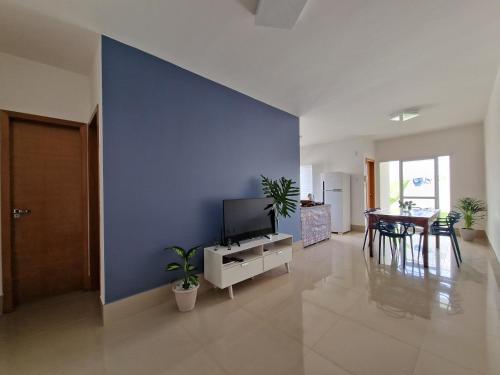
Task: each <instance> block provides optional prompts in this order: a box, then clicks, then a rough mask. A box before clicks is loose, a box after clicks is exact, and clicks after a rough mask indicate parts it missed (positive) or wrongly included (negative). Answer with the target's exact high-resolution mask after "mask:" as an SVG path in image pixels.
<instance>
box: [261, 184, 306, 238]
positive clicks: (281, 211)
mask: <svg viewBox="0 0 500 375" xmlns="http://www.w3.org/2000/svg"><path fill="white" fill-rule="evenodd" d="M260 177H261V178H262V190H263V191H264V194H265V195H266V197H267V198H272V199H273V204H272V205H269V206H268V207H266V210H267V209H271V210H270V212H269V214H270V215H271V216H273V217H274V223H275V227H274V231H275V232H276V233H278V220H279V218H280V217H283V218H286V217H290V216H291V214H292V213H294V212H295V209H296V207H297V202H298V200H297V199H293V198H292V197H297V196H298V195H299V193H300V191H299V188H298V187H296V186H294V185H295V182H294V181H292V180H290V179H287V178H285V177H281V178H280V179H279V180H272V179H270V178H267V177H264V176H262V175H261V176H260Z"/></svg>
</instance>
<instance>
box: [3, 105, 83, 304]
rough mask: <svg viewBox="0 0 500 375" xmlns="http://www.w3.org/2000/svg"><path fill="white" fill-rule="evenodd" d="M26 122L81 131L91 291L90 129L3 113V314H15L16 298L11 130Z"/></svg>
mask: <svg viewBox="0 0 500 375" xmlns="http://www.w3.org/2000/svg"><path fill="white" fill-rule="evenodd" d="M16 119H18V120H25V121H33V122H41V123H46V124H49V125H53V126H67V127H73V128H78V129H79V130H80V138H81V145H82V147H81V152H82V155H81V158H82V197H81V199H82V217H81V220H82V230H83V233H82V252H83V255H84V258H83V259H85V260H86V261H84V262H83V280H82V281H83V283H82V284H83V287H84V289H89V288H90V285H91V280H90V275H89V266H88V264H89V263H88V261H87V259H88V257H89V246H88V165H87V160H88V159H87V148H88V145H87V141H88V128H87V124H85V123H81V122H76V121H69V120H61V119H56V118H51V117H45V116H38V115H32V114H26V113H20V112H13V111H5V110H0V148H1V151H0V160H1V162H0V180H1V181H0V189H1V191H0V204H1V210H0V211H1V212H0V221H1V223H0V225H1V230H2V235H1V241H2V242H1V244H2V248H1V252H2V281H3V311H4V312H11V311H13V310H14V307H15V306H14V294H13V281H12V260H13V256H12V239H11V236H12V215H11V212H12V207H11V194H10V189H11V173H10V172H11V171H10V162H11V160H10V153H11V152H10V151H11V139H10V127H11V122H12V120H16Z"/></svg>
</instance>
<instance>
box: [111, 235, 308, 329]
mask: <svg viewBox="0 0 500 375" xmlns="http://www.w3.org/2000/svg"><path fill="white" fill-rule="evenodd" d="M303 247H304V246H303V242H302V241H296V242H294V243H293V250H300V249H303ZM198 277H199V280H200V288H199V289H198V294H201V293H203V292H205V291H207V290H209V289H211V288H212V284H211V283H209V282H208V281H206V280H205V279H204V277H203V274H198ZM173 285H174V284H173V283H170V284H166V285H162V286H160V287H158V288H154V289H151V290H147V291H145V292H142V293H138V294H134V295H133V296H130V297H126V298H123V299H121V300H118V301H115V302H111V303H106V304H103V305H102V323H103V325H105V326H106V325H109V324H111V323H113V322H116V321H118V320H121V319H124V318H127V317H129V316H132V315H135V314H138V313H140V312H142V311H144V310H147V309H150V308H152V307H155V306H158V305H161V304H163V303H166V302H172V301H173V299H174V298H175V297H174V293H173V292H172V287H173ZM101 302H102V301H101Z"/></svg>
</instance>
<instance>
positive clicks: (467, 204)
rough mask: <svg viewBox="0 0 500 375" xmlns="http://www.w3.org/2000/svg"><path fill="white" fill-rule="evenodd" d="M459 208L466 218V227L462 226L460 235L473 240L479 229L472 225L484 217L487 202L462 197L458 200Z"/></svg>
mask: <svg viewBox="0 0 500 375" xmlns="http://www.w3.org/2000/svg"><path fill="white" fill-rule="evenodd" d="M457 209H458V210H459V211H460V213H461V214H462V216H463V219H464V227H463V228H460V236H461V237H462V238H463V239H464V240H465V241H473V240H474V238H476V232H477V231H476V230H475V229H474V228H472V226H473V225H474V224H475V223H476V222H477V221H478V220H481V219H483V218H484V215H485V212H486V210H487V208H486V203H485V202H484V201H482V200H480V199H474V198H462V199H460V200H459V201H458V204H457Z"/></svg>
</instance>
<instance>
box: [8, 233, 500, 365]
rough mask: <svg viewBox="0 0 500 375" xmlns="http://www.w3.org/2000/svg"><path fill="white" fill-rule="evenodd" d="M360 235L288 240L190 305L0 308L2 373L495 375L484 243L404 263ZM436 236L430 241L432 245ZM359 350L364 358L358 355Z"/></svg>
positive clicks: (61, 302)
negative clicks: (184, 309) (231, 283)
mask: <svg viewBox="0 0 500 375" xmlns="http://www.w3.org/2000/svg"><path fill="white" fill-rule="evenodd" d="M362 242H363V236H362V234H357V233H352V234H348V235H344V236H333V237H332V239H331V240H329V241H325V242H322V243H320V244H317V245H315V246H311V247H308V248H305V249H303V248H296V249H295V250H294V261H293V263H292V272H291V273H286V271H285V269H284V268H283V267H281V268H277V269H275V270H272V271H270V272H266V273H265V274H263V275H260V276H258V277H255V278H253V279H251V280H247V281H245V282H243V283H240V284H238V285H236V286H235V287H234V293H235V299H234V300H230V299H228V298H227V293H226V291H224V290H218V289H214V288H210V287H208V286H205V287H204V288H202V289H203V291H202V292H200V295H199V297H198V301H197V305H196V308H195V310H193V311H192V312H190V313H187V314H181V313H179V312H177V311H176V309H175V304H174V302H173V300H171V301H169V303H165V304H163V305H159V306H157V307H155V308H152V309H149V310H146V311H144V312H142V313H140V314H136V315H134V316H131V317H130V318H127V319H123V320H121V321H118V322H115V324H112V325H110V326H106V327H102V326H101V325H100V320H99V314H98V309H97V308H96V301H97V296H96V295H95V294H94V295H93V294H83V295H82V294H75V295H69V296H65V297H61V298H59V299H54V300H52V301H45V302H43V303H38V304H32V305H29V306H24V307H22V308H20V309H19V310H18V311H16V312H15V313H14V314H10V315H5V316H0V368H1V369H2V370H5V371H6V373H8V374H9V375H15V374H23V375H25V374H42V375H43V374H51V375H53V374H87V373H92V374H105V375H108V374H143V373H161V374H191V373H193V372H196V371H200V369H203V370H202V371H203V373H204V374H221V375H224V374H225V375H227V374H255V373H263V374H264V373H265V374H277V375H280V374H283V375H284V374H287V375H291V374H292V375H293V374H308V375H313V374H314V375H316V374H322V373H324V374H342V375H345V374H359V375H363V374H367V375H368V374H401V373H404V374H414V375H423V374H431V373H432V374H433V373H436V374H445V373H454V374H455V373H460V374H478V373H480V374H481V373H482V374H497V373H498V369H499V368H500V358H499V356H498V353H499V352H500V292H499V287H498V286H499V284H498V280H499V279H500V278H499V276H500V274H499V270H500V267H499V264H498V262H497V260H496V258H494V257H493V256H492V254H491V250H490V249H489V248H488V246H487V245H486V244H485V243H481V242H480V241H479V242H475V243H470V244H469V243H462V242H461V245H462V253H463V257H464V263H463V265H462V267H461V268H460V269H457V267H456V264H455V260H454V258H453V257H452V256H451V254H450V248H449V242H448V241H447V239H442V240H441V248H440V249H437V250H436V249H435V247H434V246H431V249H430V257H429V259H430V262H429V268H427V269H426V268H424V267H423V264H422V257H421V256H420V257H419V256H418V252H417V249H416V248H415V249H414V254H413V255H414V257H413V258H412V257H411V255H410V253H408V257H407V260H408V262H407V266H406V267H405V268H403V267H402V266H401V256H400V255H398V254H396V255H395V256H394V257H392V256H391V254H390V251H387V253H386V255H385V257H384V258H383V261H382V263H381V264H380V265H379V264H378V258H370V257H369V256H368V255H367V254H366V252H365V253H363V252H362V250H361V247H362ZM432 244H433V242H431V245H432ZM360 353H362V354H363V355H362V359H363V360H360Z"/></svg>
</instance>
